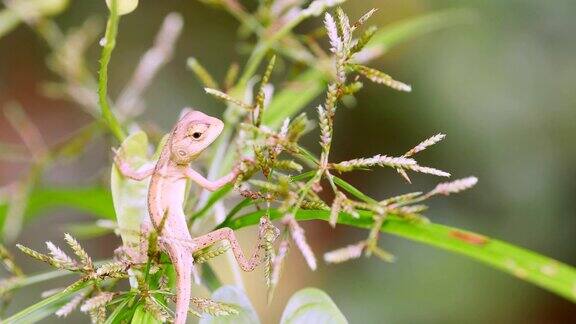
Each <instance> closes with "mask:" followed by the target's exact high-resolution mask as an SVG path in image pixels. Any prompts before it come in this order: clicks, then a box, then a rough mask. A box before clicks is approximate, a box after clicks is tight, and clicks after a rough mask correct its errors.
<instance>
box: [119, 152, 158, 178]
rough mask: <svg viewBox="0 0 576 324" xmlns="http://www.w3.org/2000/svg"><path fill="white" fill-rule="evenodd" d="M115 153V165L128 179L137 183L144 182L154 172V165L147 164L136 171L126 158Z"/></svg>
mask: <svg viewBox="0 0 576 324" xmlns="http://www.w3.org/2000/svg"><path fill="white" fill-rule="evenodd" d="M114 153H115V154H116V155H115V156H114V164H116V167H117V168H118V170H119V171H120V173H121V174H122V175H123V176H125V177H127V178H130V179H132V180H136V181H142V180H144V179H146V178H148V177H149V176H151V175H152V173H153V172H154V163H146V164H144V165H143V166H141V167H140V168H138V170H134V169H133V168H132V166H131V165H130V164H129V163H128V162H127V161H126V160H125V159H124V158H122V157H121V156H120V154H119V153H118V152H117V151H114Z"/></svg>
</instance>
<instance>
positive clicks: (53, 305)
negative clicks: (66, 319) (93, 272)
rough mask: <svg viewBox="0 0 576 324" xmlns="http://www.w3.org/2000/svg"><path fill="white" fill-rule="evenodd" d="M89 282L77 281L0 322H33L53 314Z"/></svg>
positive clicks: (6, 323)
mask: <svg viewBox="0 0 576 324" xmlns="http://www.w3.org/2000/svg"><path fill="white" fill-rule="evenodd" d="M89 284H91V282H90V281H77V282H76V283H73V284H72V285H70V286H69V287H68V288H66V289H64V290H62V291H61V292H58V293H56V294H54V295H52V296H50V297H48V298H45V299H43V300H41V301H40V302H38V303H36V304H34V305H32V306H30V307H27V308H25V309H23V310H21V311H20V312H18V313H16V314H14V315H12V316H10V317H9V318H7V319H5V320H4V321H3V322H2V323H5V324H8V323H34V322H38V321H40V320H42V319H43V318H45V317H47V316H50V315H51V314H53V313H54V312H55V311H56V310H58V308H60V307H62V306H63V305H64V304H65V303H66V302H67V301H68V299H69V298H70V297H71V296H72V294H74V293H75V292H77V291H79V290H81V289H83V288H85V287H86V286H88V285H89Z"/></svg>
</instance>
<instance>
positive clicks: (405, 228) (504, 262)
mask: <svg viewBox="0 0 576 324" xmlns="http://www.w3.org/2000/svg"><path fill="white" fill-rule="evenodd" d="M265 213H266V212H265V211H256V212H253V213H250V214H246V215H243V216H241V217H239V218H236V219H233V220H231V221H230V222H229V223H228V224H223V225H222V226H227V227H230V228H232V229H238V228H242V227H245V226H249V225H255V224H257V223H258V222H259V219H260V217H262V216H263V215H264V214H265ZM270 216H271V218H272V219H275V218H280V217H281V216H282V214H281V213H280V212H279V211H278V210H275V209H274V210H270ZM329 217H330V211H324V210H300V211H298V212H297V213H296V219H298V220H303V221H304V220H328V219H329ZM338 223H339V224H344V225H349V226H354V227H359V228H366V229H369V228H371V227H372V224H373V223H374V220H373V214H372V213H371V212H368V211H360V218H353V217H352V216H351V215H348V214H345V213H341V214H340V217H339V220H338ZM381 231H382V232H385V233H390V234H393V235H396V236H400V237H403V238H406V239H409V240H412V241H416V242H420V243H424V244H428V245H431V246H434V247H437V248H441V249H444V250H447V251H451V252H454V253H458V254H461V255H465V256H468V257H470V258H473V259H475V260H477V261H480V262H482V263H484V264H487V265H490V266H492V267H494V268H496V269H498V270H501V271H504V272H506V273H509V274H512V275H513V276H515V277H517V278H519V279H522V280H525V281H528V282H530V283H532V284H535V285H537V286H539V287H541V288H544V289H546V290H548V291H550V292H553V293H555V294H557V295H559V296H562V297H564V298H566V299H568V300H571V301H573V302H576V269H575V268H574V267H572V266H570V265H567V264H564V263H561V262H559V261H556V260H554V259H551V258H548V257H546V256H543V255H540V254H538V253H535V252H532V251H529V250H526V249H523V248H520V247H517V246H514V245H512V244H509V243H506V242H503V241H500V240H496V239H492V238H489V237H486V236H483V235H479V234H476V233H473V232H468V231H465V230H461V229H458V228H454V227H450V226H445V225H440V224H434V223H417V222H413V221H408V220H406V219H403V218H401V217H398V216H396V215H388V218H387V219H386V220H385V222H384V224H383V225H382V228H381Z"/></svg>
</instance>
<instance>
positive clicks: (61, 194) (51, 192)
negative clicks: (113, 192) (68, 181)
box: [0, 187, 114, 224]
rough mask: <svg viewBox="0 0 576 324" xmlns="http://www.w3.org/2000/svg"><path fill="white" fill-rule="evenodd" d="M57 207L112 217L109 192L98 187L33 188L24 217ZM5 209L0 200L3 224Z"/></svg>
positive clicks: (0, 216)
mask: <svg viewBox="0 0 576 324" xmlns="http://www.w3.org/2000/svg"><path fill="white" fill-rule="evenodd" d="M58 207H72V208H74V209H78V210H80V211H83V212H88V213H91V214H93V215H96V216H99V217H101V218H108V219H114V208H113V206H112V199H111V197H110V193H109V192H108V191H106V190H104V189H103V188H100V187H86V188H69V187H68V188H35V189H34V190H33V191H32V192H31V193H30V196H29V200H28V205H27V208H26V212H25V213H24V217H25V219H26V220H30V219H33V218H34V217H36V216H38V215H39V214H41V213H45V212H47V210H49V209H53V208H58ZM7 210H8V206H7V205H6V203H5V202H0V224H4V219H5V217H6V212H7Z"/></svg>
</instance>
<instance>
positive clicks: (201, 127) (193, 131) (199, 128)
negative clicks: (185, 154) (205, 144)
mask: <svg viewBox="0 0 576 324" xmlns="http://www.w3.org/2000/svg"><path fill="white" fill-rule="evenodd" d="M208 126H209V125H207V124H194V125H192V126H190V128H188V131H187V132H186V133H187V134H186V135H187V136H190V137H192V138H193V139H195V140H199V139H201V138H202V136H203V135H204V133H205V132H206V130H207V129H208Z"/></svg>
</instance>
